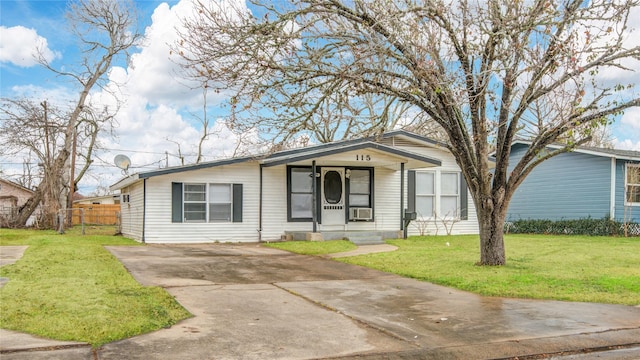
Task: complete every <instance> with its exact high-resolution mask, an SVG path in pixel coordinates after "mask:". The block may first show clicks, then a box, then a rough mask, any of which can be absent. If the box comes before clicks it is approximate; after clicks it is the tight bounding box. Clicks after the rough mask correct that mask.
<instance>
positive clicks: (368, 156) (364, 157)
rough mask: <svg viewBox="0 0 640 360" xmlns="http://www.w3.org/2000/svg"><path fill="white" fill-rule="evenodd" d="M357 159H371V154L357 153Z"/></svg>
mask: <svg viewBox="0 0 640 360" xmlns="http://www.w3.org/2000/svg"><path fill="white" fill-rule="evenodd" d="M356 160H357V161H371V155H356Z"/></svg>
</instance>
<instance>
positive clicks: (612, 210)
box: [609, 157, 616, 220]
mask: <svg viewBox="0 0 640 360" xmlns="http://www.w3.org/2000/svg"><path fill="white" fill-rule="evenodd" d="M610 196H611V197H610V199H609V204H610V205H609V218H610V219H611V220H615V219H616V158H615V157H613V158H611V195H610Z"/></svg>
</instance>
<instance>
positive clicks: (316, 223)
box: [311, 160, 318, 233]
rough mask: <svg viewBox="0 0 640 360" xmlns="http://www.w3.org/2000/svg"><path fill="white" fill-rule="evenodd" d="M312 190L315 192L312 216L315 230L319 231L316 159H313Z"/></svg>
mask: <svg viewBox="0 0 640 360" xmlns="http://www.w3.org/2000/svg"><path fill="white" fill-rule="evenodd" d="M311 178H312V180H311V191H312V192H313V196H312V197H311V218H312V220H313V232H314V233H315V232H318V214H317V209H316V206H317V200H316V194H317V191H318V189H317V185H316V161H315V160H313V161H311Z"/></svg>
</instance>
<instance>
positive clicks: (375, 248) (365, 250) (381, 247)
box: [327, 244, 398, 259]
mask: <svg viewBox="0 0 640 360" xmlns="http://www.w3.org/2000/svg"><path fill="white" fill-rule="evenodd" d="M396 250H398V247H397V246H394V245H390V244H376V245H360V246H358V248H357V249H355V250H350V251H345V252H340V253H333V254H328V255H327V257H328V258H333V259H335V258H342V257H349V256H358V255H366V254H375V253H381V252H389V251H396Z"/></svg>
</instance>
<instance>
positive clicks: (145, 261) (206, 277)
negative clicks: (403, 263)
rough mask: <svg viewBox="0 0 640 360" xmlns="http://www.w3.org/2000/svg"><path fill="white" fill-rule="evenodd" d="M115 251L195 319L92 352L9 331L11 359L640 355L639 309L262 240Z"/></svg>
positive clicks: (4, 353)
mask: <svg viewBox="0 0 640 360" xmlns="http://www.w3.org/2000/svg"><path fill="white" fill-rule="evenodd" d="M108 249H109V251H111V252H112V253H113V254H114V255H115V256H116V257H118V259H120V261H122V263H123V264H124V265H125V267H126V268H127V269H128V270H129V271H130V272H131V274H132V275H133V276H134V277H135V278H136V280H138V281H139V282H140V283H142V284H143V285H156V286H162V287H164V288H166V289H167V291H169V292H170V293H171V294H172V295H173V296H175V297H176V299H177V300H178V301H179V302H180V303H181V304H182V305H183V306H185V307H186V308H187V309H188V310H189V311H190V312H191V313H192V314H193V315H194V317H193V318H190V319H186V320H184V321H182V322H180V323H178V324H176V325H174V326H173V327H171V328H169V329H162V330H159V331H156V332H153V333H149V334H144V335H140V336H136V337H133V338H130V339H125V340H122V341H118V342H114V343H110V344H107V345H105V346H103V347H101V348H100V349H97V350H95V351H92V350H91V349H90V348H88V347H86V346H83V345H82V344H62V345H59V346H58V347H52V348H50V349H46V347H36V348H34V349H32V350H31V351H18V350H19V349H20V348H19V347H16V346H15V345H16V343H20V342H22V341H24V340H23V339H21V338H20V337H19V336H14V334H12V335H11V336H12V337H9V339H8V340H7V336H5V334H6V332H2V333H0V350H1V351H0V353H1V354H0V355H1V358H2V359H3V360H7V359H72V360H74V359H94V360H96V359H185V358H191V359H210V358H215V359H323V358H342V359H352V358H353V359H355V358H357V359H425V358H428V359H497V358H501V359H504V358H516V357H517V358H519V359H526V358H530V359H533V358H535V359H540V358H545V357H546V358H550V357H552V356H554V359H563V360H565V359H568V358H565V357H566V356H572V358H571V359H581V360H588V359H595V357H584V356H588V355H589V354H583V353H582V352H583V350H584V349H588V350H589V351H595V352H592V353H591V354H597V355H598V358H600V357H599V356H600V355H603V356H604V355H611V356H619V357H602V358H603V359H617V358H620V359H635V358H640V308H637V307H631V306H620V305H604V304H591V303H570V302H560V301H536V300H523V299H505V298H487V297H482V296H478V295H474V294H470V293H467V292H463V291H458V290H455V289H450V288H446V287H442V286H437V285H433V284H430V283H425V282H420V281H416V280H412V279H407V278H402V277H399V276H395V275H391V274H386V273H382V272H379V271H375V270H371V269H366V268H363V267H359V266H352V265H348V264H343V263H340V262H335V261H331V260H328V259H323V258H319V257H310V256H301V255H295V254H290V253H286V252H283V251H279V250H275V249H270V248H263V247H260V246H257V245H255V244H253V245H189V246H187V245H181V246H166V245H165V246H161V245H147V246H144V247H108ZM370 249H372V250H373V249H374V248H370ZM39 344H40V343H38V344H36V345H34V346H40V345H39ZM52 346H53V345H52ZM616 347H621V348H620V349H615V348H616ZM16 349H18V350H16ZM607 349H613V350H611V351H604V352H603V350H607ZM580 356H583V357H580Z"/></svg>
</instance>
